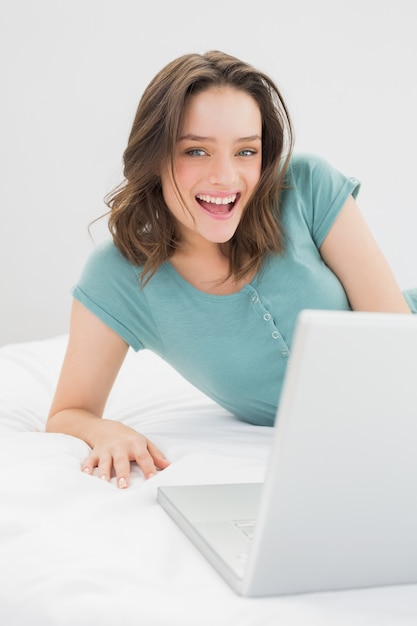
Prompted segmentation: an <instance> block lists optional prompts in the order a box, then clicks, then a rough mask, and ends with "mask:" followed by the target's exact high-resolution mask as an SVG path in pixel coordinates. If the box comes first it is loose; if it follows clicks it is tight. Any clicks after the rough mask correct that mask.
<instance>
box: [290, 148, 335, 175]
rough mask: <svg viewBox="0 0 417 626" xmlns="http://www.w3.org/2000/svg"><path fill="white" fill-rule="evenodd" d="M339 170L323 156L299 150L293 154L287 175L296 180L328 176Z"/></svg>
mask: <svg viewBox="0 0 417 626" xmlns="http://www.w3.org/2000/svg"><path fill="white" fill-rule="evenodd" d="M336 171H337V170H336V169H335V168H334V166H332V165H331V164H330V163H329V161H327V160H326V159H325V158H323V157H322V156H320V155H318V154H315V153H312V152H297V153H294V154H293V155H292V156H291V160H290V163H289V166H288V170H287V176H288V177H289V178H293V179H295V180H299V179H305V178H314V179H317V180H319V179H320V177H321V176H328V175H329V174H332V173H334V172H336Z"/></svg>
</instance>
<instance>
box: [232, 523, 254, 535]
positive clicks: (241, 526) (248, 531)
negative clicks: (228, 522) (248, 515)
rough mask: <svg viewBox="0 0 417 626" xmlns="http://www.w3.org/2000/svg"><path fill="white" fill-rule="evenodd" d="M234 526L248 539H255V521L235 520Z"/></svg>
mask: <svg viewBox="0 0 417 626" xmlns="http://www.w3.org/2000/svg"><path fill="white" fill-rule="evenodd" d="M233 525H234V526H235V527H236V528H237V529H238V530H240V532H242V533H243V534H244V535H245V536H246V537H247V538H248V539H253V533H254V530H255V520H254V519H238V520H233Z"/></svg>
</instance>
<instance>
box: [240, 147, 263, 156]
mask: <svg viewBox="0 0 417 626" xmlns="http://www.w3.org/2000/svg"><path fill="white" fill-rule="evenodd" d="M257 153H258V151H257V150H254V149H253V148H245V149H244V150H239V152H238V153H237V156H243V157H249V156H253V155H254V154H257Z"/></svg>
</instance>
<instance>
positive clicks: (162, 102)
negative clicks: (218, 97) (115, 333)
mask: <svg viewBox="0 0 417 626" xmlns="http://www.w3.org/2000/svg"><path fill="white" fill-rule="evenodd" d="M222 86H231V87H234V88H235V89H238V90H241V91H244V92H246V93H248V94H249V95H250V96H252V98H254V100H255V101H256V102H257V104H258V106H259V109H260V112H261V117H262V165H261V176H260V179H259V182H258V184H257V185H256V188H255V190H254V193H253V194H252V197H251V198H250V200H249V202H248V204H247V206H246V208H245V210H244V213H243V215H242V218H241V221H240V224H239V226H238V228H237V230H236V232H235V234H234V235H233V237H232V239H231V240H230V241H229V242H227V244H222V248H223V252H224V254H225V255H226V256H227V257H228V258H229V268H230V269H229V274H228V276H227V277H226V279H227V278H229V277H231V276H234V277H235V278H236V279H241V278H243V277H245V276H247V275H248V274H249V273H251V272H253V271H258V270H259V268H260V267H261V264H262V260H263V258H264V256H265V254H267V253H280V252H281V251H282V248H283V233H282V229H281V226H280V219H279V195H280V190H281V189H282V188H283V186H284V177H285V173H286V169H287V166H288V162H289V159H290V156H291V152H292V147H293V132H292V124H291V120H290V116H289V114H288V110H287V107H286V104H285V103H284V100H283V98H282V96H281V94H280V92H279V90H278V88H277V86H276V85H275V84H274V82H273V81H272V80H271V78H269V77H268V76H267V75H266V74H264V73H263V72H261V71H258V70H257V69H255V68H254V67H252V66H251V65H249V64H247V63H245V62H243V61H241V60H239V59H237V58H235V57H233V56H230V55H228V54H225V53H223V52H219V51H210V52H207V53H205V54H202V55H200V54H186V55H183V56H181V57H179V58H177V59H175V60H174V61H172V62H171V63H169V64H168V65H167V66H166V67H164V68H163V69H162V70H161V71H160V72H159V73H158V74H157V75H156V76H155V78H154V79H153V80H152V81H151V82H150V83H149V85H148V87H147V88H146V89H145V91H144V93H143V96H142V98H141V100H140V102H139V105H138V108H137V111H136V115H135V118H134V122H133V126H132V130H131V132H130V135H129V140H128V145H127V148H126V150H125V151H124V154H123V163H124V171H123V173H124V177H125V180H124V181H123V183H122V184H121V185H119V186H118V187H117V188H116V189H115V190H114V191H113V192H112V193H110V194H109V195H108V196H107V197H106V199H105V201H106V204H107V206H108V207H109V209H110V213H109V222H108V226H109V230H110V232H111V233H112V236H113V240H114V242H115V245H116V246H117V247H118V248H119V250H120V251H121V252H122V254H123V255H124V256H125V257H127V258H128V259H129V260H130V261H131V262H132V263H133V264H135V265H140V266H143V273H142V284H145V283H146V282H147V281H148V280H149V279H150V278H151V277H152V276H153V274H154V273H155V272H156V271H157V269H158V267H159V266H160V265H161V264H162V263H164V262H165V261H167V260H168V259H169V258H170V257H171V256H172V254H173V253H174V252H175V250H176V249H177V248H178V246H179V245H180V243H181V239H180V234H179V230H178V228H177V224H176V221H175V218H174V217H173V216H172V214H171V212H170V211H169V210H168V208H167V206H166V204H165V202H164V198H163V195H162V187H161V181H160V171H161V167H162V165H163V164H169V166H170V167H171V171H172V174H173V177H174V173H173V170H174V156H173V155H174V149H175V144H176V142H177V139H178V137H179V135H180V132H181V126H182V119H183V111H184V108H185V105H186V103H187V99H188V98H189V97H190V96H191V95H194V94H197V93H201V92H202V91H204V90H206V89H208V88H210V87H222ZM174 180H175V177H174ZM185 208H186V207H185Z"/></svg>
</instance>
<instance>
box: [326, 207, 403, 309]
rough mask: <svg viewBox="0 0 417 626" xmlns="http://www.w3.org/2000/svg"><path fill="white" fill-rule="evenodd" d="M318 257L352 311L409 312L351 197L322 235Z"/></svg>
mask: <svg viewBox="0 0 417 626" xmlns="http://www.w3.org/2000/svg"><path fill="white" fill-rule="evenodd" d="M320 254H321V255H322V257H323V260H324V261H325V263H326V264H327V265H328V266H329V267H330V269H331V270H332V271H333V272H334V273H335V274H336V276H337V277H338V278H339V280H340V282H341V283H342V285H343V287H344V289H345V291H346V294H347V297H348V299H349V302H350V305H351V307H352V309H354V310H357V311H376V312H392V313H410V309H409V307H408V304H407V302H406V300H405V298H404V296H403V295H402V292H401V289H400V288H399V286H398V284H397V281H396V279H395V277H394V275H393V273H392V271H391V269H390V267H389V265H388V263H387V261H386V259H385V257H384V255H383V254H382V252H381V250H380V248H379V246H378V244H377V243H376V241H375V239H374V238H373V236H372V234H371V232H370V231H369V228H368V226H367V225H366V223H365V220H364V219H363V217H362V215H361V213H360V211H359V208H358V206H357V204H356V202H355V200H354V199H353V197H352V196H350V197H349V198H348V200H347V201H346V203H345V205H344V206H343V208H342V210H341V212H340V213H339V215H338V217H337V218H336V221H335V222H334V224H333V226H332V228H331V229H330V231H329V233H328V235H327V236H326V238H325V240H324V242H323V244H322V246H321V248H320Z"/></svg>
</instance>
